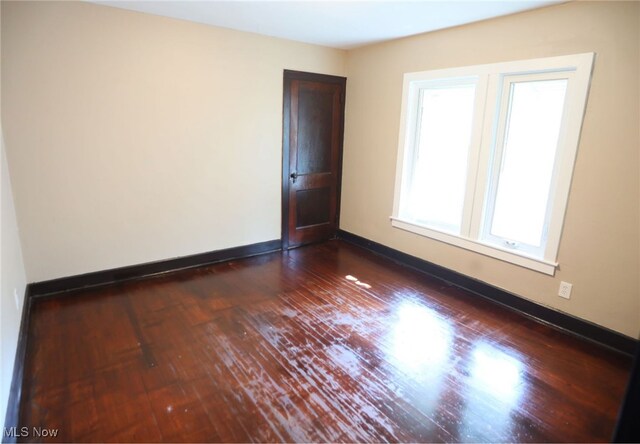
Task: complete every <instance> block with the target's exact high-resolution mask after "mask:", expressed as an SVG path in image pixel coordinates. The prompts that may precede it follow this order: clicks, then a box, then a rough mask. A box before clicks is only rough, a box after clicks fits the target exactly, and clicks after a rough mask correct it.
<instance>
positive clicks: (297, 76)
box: [281, 69, 347, 250]
mask: <svg viewBox="0 0 640 444" xmlns="http://www.w3.org/2000/svg"><path fill="white" fill-rule="evenodd" d="M292 80H306V81H309V82H323V83H336V84H338V85H342V97H341V102H340V104H341V106H342V127H341V128H340V156H339V159H338V182H337V187H336V193H337V196H336V220H335V226H336V230H339V227H340V203H341V199H340V198H341V194H342V159H343V153H344V119H345V103H346V94H347V78H346V77H339V76H332V75H328V74H316V73H311V72H304V71H292V70H289V69H285V70H284V74H283V96H282V219H281V224H282V227H281V239H282V243H281V248H282V249H283V250H286V249H288V248H289V224H288V222H289V132H290V121H289V119H290V116H291V81H292Z"/></svg>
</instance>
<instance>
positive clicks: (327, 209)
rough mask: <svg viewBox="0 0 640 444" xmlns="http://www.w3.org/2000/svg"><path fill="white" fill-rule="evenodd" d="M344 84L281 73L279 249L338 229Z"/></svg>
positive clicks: (322, 77) (339, 79)
mask: <svg viewBox="0 0 640 444" xmlns="http://www.w3.org/2000/svg"><path fill="white" fill-rule="evenodd" d="M345 85H346V79H345V78H344V77H335V76H327V75H321V74H311V73H303V72H298V71H285V72H284V116H283V167H282V172H283V174H282V202H283V205H282V207H283V209H282V240H283V241H282V242H283V248H291V247H296V246H299V245H303V244H308V243H311V242H318V241H321V240H326V239H330V238H332V237H334V236H335V234H336V230H337V229H338V217H339V209H340V179H341V164H342V138H343V127H344V93H345Z"/></svg>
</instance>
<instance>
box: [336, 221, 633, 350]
mask: <svg viewBox="0 0 640 444" xmlns="http://www.w3.org/2000/svg"><path fill="white" fill-rule="evenodd" d="M337 237H338V239H342V240H344V241H346V242H349V243H352V244H354V245H357V246H359V247H362V248H366V249H367V250H370V251H372V252H374V253H377V254H379V255H382V256H385V257H387V258H389V259H391V260H393V261H395V262H398V263H400V264H402V265H405V266H407V267H410V268H413V269H415V270H418V271H421V272H423V273H426V274H428V275H430V276H433V277H436V278H438V279H441V280H444V281H446V282H448V283H450V284H452V285H455V286H457V287H460V288H463V289H465V290H467V291H470V292H472V293H475V294H477V295H479V296H482V297H484V298H486V299H489V300H491V301H494V302H497V303H499V304H502V305H505V306H507V307H509V308H511V309H513V310H516V311H518V312H521V313H523V314H525V315H527V316H529V317H532V318H535V319H536V320H538V321H541V322H544V323H546V324H551V325H553V326H555V327H557V328H560V329H562V330H565V331H567V332H569V333H572V334H574V335H577V336H580V337H582V338H585V339H587V340H590V341H592V342H596V343H598V344H600V345H603V346H606V347H609V348H611V349H614V350H616V351H619V352H621V353H624V354H626V355H633V354H634V353H635V351H636V349H637V348H638V340H636V339H634V338H631V337H629V336H625V335H623V334H621V333H618V332H616V331H613V330H610V329H608V328H605V327H602V326H600V325H596V324H594V323H592V322H589V321H585V320H583V319H579V318H576V317H574V316H571V315H568V314H566V313H562V312H560V311H557V310H554V309H552V308H549V307H545V306H543V305H540V304H537V303H535V302H532V301H529V300H527V299H524V298H522V297H520V296H518V295H516V294H513V293H509V292H508V291H505V290H502V289H500V288H497V287H494V286H493V285H490V284H488V283H486V282H482V281H479V280H477V279H474V278H472V277H469V276H466V275H464V274H461V273H458V272H456V271H453V270H450V269H448V268H445V267H442V266H440V265H436V264H434V263H431V262H428V261H425V260H423V259H420V258H417V257H415V256H411V255H409V254H407V253H403V252H401V251H398V250H395V249H393V248H391V247H387V246H386V245H383V244H379V243H377V242H374V241H372V240H369V239H366V238H364V237H361V236H358V235H356V234H353V233H349V232H347V231H344V230H338V234H337Z"/></svg>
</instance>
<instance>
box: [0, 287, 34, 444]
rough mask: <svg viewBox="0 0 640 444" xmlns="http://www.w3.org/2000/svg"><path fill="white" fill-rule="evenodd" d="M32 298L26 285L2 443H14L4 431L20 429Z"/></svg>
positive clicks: (12, 437)
mask: <svg viewBox="0 0 640 444" xmlns="http://www.w3.org/2000/svg"><path fill="white" fill-rule="evenodd" d="M32 301H33V299H32V297H31V293H30V287H29V286H28V285H27V288H26V290H25V295H24V301H23V303H22V304H23V307H22V316H21V318H20V330H19V333H18V345H17V347H16V356H15V361H14V363H13V376H12V379H11V388H10V389H9V402H8V403H7V414H6V416H5V419H4V427H5V428H4V430H3V433H2V442H10V443H13V442H16V441H17V436H5V434H4V431H5V430H9V428H10V427H18V429H17V430H19V427H20V422H19V421H20V403H21V401H22V388H23V381H24V365H25V362H26V357H27V342H28V339H29V334H28V333H29V322H30V319H31V306H32Z"/></svg>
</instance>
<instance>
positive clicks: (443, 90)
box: [406, 84, 475, 233]
mask: <svg viewBox="0 0 640 444" xmlns="http://www.w3.org/2000/svg"><path fill="white" fill-rule="evenodd" d="M474 98H475V85H474V84H467V85H455V86H449V87H439V88H428V89H424V90H423V91H422V96H421V106H422V113H421V118H420V119H419V122H418V131H417V141H416V143H417V154H416V159H415V163H414V169H413V178H412V186H411V191H410V194H409V202H408V203H409V204H408V205H407V209H406V211H407V213H408V217H409V218H411V219H412V220H414V221H417V222H420V223H423V224H426V225H429V226H432V227H434V228H438V229H442V230H446V231H451V232H455V233H459V232H460V225H461V221H462V210H463V204H464V196H465V186H466V179H467V157H468V153H469V144H470V141H471V127H472V121H473V105H474Z"/></svg>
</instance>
